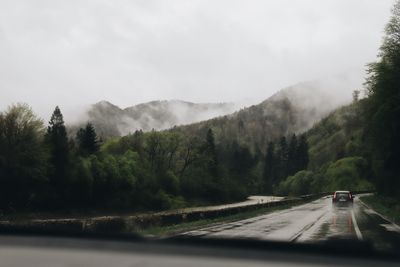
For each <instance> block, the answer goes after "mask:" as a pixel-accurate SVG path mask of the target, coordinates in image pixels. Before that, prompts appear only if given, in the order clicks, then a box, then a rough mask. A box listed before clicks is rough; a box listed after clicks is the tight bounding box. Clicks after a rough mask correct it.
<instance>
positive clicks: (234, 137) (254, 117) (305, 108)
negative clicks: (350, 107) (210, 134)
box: [175, 81, 352, 151]
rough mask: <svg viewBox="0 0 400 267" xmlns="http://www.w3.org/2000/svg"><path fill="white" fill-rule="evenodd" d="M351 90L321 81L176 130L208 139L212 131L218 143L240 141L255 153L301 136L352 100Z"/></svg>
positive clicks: (288, 90) (288, 89)
mask: <svg viewBox="0 0 400 267" xmlns="http://www.w3.org/2000/svg"><path fill="white" fill-rule="evenodd" d="M351 92H352V88H347V87H345V86H344V85H340V84H331V83H329V84H328V83H323V82H318V81H311V82H304V83H300V84H297V85H294V86H291V87H288V88H285V89H282V90H280V91H279V92H277V93H276V94H274V95H273V96H271V97H269V98H268V99H267V100H265V101H263V102H261V103H260V104H258V105H253V106H250V107H248V108H243V109H241V110H239V111H237V112H235V113H233V114H230V115H226V116H223V117H219V118H214V119H210V120H207V121H203V122H199V123H195V124H191V125H186V126H182V127H178V128H177V129H175V130H176V131H181V132H184V133H187V134H194V135H198V136H199V137H201V136H205V133H206V131H207V130H208V129H209V128H211V129H213V131H214V133H215V136H216V140H217V142H220V143H228V144H229V143H232V142H238V143H239V144H240V143H242V144H245V145H246V146H249V147H250V148H251V149H252V150H253V151H254V150H257V149H260V150H262V151H264V150H265V148H266V146H267V143H268V142H269V141H271V140H275V139H277V138H279V137H281V136H282V135H290V134H292V133H302V132H305V131H306V130H308V129H310V128H311V127H312V126H313V125H314V124H315V123H316V122H318V121H319V120H321V119H322V118H323V117H325V116H327V115H328V114H329V113H330V112H331V111H333V110H334V109H336V108H338V107H340V106H342V105H345V104H348V103H349V102H350V101H351Z"/></svg>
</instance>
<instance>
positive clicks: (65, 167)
mask: <svg viewBox="0 0 400 267" xmlns="http://www.w3.org/2000/svg"><path fill="white" fill-rule="evenodd" d="M45 139H46V144H47V146H48V147H49V149H50V166H51V168H50V169H49V172H50V182H51V184H52V185H53V186H54V187H56V188H57V189H56V190H58V192H59V193H61V194H64V193H66V192H65V190H63V188H65V186H66V184H67V183H68V181H67V180H68V178H69V171H70V170H71V168H70V164H71V162H70V148H69V143H68V138H67V131H66V128H65V125H64V119H63V115H62V113H61V110H60V108H59V107H58V106H57V107H56V108H55V109H54V112H53V114H52V115H51V119H50V122H49V126H48V127H47V133H46V136H45ZM65 197H66V196H65ZM59 204H61V203H59Z"/></svg>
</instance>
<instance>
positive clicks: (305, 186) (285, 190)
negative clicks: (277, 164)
mask: <svg viewBox="0 0 400 267" xmlns="http://www.w3.org/2000/svg"><path fill="white" fill-rule="evenodd" d="M313 179H314V174H313V173H312V172H311V171H304V170H303V171H299V172H297V173H296V174H295V175H293V176H289V177H288V178H287V179H286V180H284V181H282V182H281V183H280V184H279V186H278V189H277V192H278V194H280V195H306V194H310V193H312V191H313V190H312V188H311V183H312V182H313Z"/></svg>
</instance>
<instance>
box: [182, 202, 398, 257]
mask: <svg viewBox="0 0 400 267" xmlns="http://www.w3.org/2000/svg"><path fill="white" fill-rule="evenodd" d="M183 235H190V236H204V237H207V238H209V237H211V238H212V237H218V238H255V239H265V240H280V241H292V242H315V241H324V240H329V239H335V238H340V239H358V240H365V241H369V242H371V243H372V245H373V246H375V247H376V248H377V249H383V250H396V249H397V250H398V249H399V248H400V227H398V226H397V225H395V224H392V223H390V222H389V221H387V220H386V219H384V218H383V217H381V216H380V215H379V214H377V213H376V212H375V211H373V210H371V209H370V208H368V207H367V206H365V205H364V204H363V203H362V202H361V201H360V200H359V199H358V198H356V199H355V200H354V206H353V207H352V208H350V207H348V208H346V207H344V208H334V207H333V206H332V200H331V198H329V197H324V198H321V199H318V200H316V201H313V202H310V203H307V204H303V205H300V206H296V207H292V208H290V209H286V210H281V211H276V212H273V213H269V214H266V215H261V216H257V217H253V218H250V219H246V220H241V221H236V222H231V223H224V224H217V225H213V226H209V227H206V228H203V229H198V230H194V231H190V232H187V233H184V234H183Z"/></svg>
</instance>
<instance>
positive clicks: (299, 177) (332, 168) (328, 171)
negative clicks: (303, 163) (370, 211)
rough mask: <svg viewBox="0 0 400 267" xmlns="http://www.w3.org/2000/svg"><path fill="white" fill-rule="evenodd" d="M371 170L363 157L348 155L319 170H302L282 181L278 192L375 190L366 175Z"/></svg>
mask: <svg viewBox="0 0 400 267" xmlns="http://www.w3.org/2000/svg"><path fill="white" fill-rule="evenodd" d="M369 172H370V169H369V166H368V163H367V161H366V160H365V159H364V158H362V157H347V158H342V159H340V160H338V161H336V162H333V163H330V164H328V165H326V166H323V167H321V168H320V169H319V170H318V171H315V172H313V171H304V170H303V171H300V172H298V173H296V174H295V175H293V176H289V177H288V178H287V179H285V180H284V181H282V182H281V183H280V184H279V186H278V188H277V192H278V193H279V194H282V195H287V194H289V195H303V194H310V193H318V192H330V191H336V190H351V191H362V190H373V189H374V186H373V185H372V183H371V182H369V181H368V180H367V179H365V177H367V176H368V173H369Z"/></svg>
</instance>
